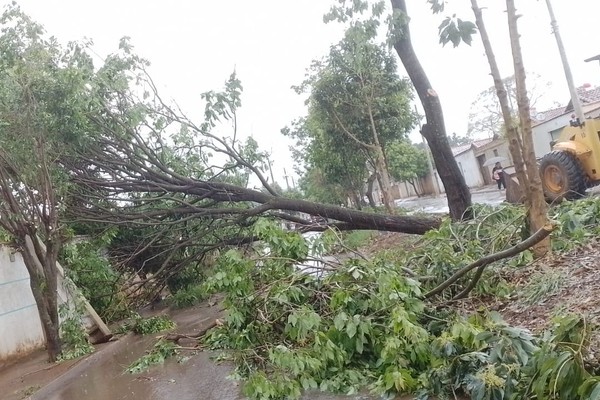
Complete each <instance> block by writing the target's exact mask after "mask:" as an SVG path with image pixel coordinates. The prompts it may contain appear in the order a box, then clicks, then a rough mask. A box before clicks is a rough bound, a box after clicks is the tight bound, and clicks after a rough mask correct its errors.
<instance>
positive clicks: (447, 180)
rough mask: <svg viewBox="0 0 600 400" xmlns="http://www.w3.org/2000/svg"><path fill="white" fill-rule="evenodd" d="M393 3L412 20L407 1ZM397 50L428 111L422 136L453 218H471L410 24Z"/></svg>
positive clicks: (465, 189) (462, 181) (464, 187)
mask: <svg viewBox="0 0 600 400" xmlns="http://www.w3.org/2000/svg"><path fill="white" fill-rule="evenodd" d="M391 2H392V8H393V10H394V13H396V14H400V16H401V17H404V18H408V12H407V9H406V1H405V0H391ZM394 48H395V49H396V52H397V53H398V56H399V57H400V60H401V61H402V64H403V65H404V68H405V69H406V72H407V73H408V76H409V77H410V80H411V81H412V83H413V85H414V87H415V90H416V91H417V94H418V96H419V99H420V101H421V104H422V105H423V109H424V110H425V118H426V121H427V122H426V123H425V124H424V125H423V127H422V128H421V133H422V134H423V136H424V137H425V139H427V143H428V144H429V147H430V149H431V154H432V156H433V160H434V162H435V166H436V169H437V171H438V173H439V175H440V179H441V180H442V183H443V185H444V188H445V190H446V196H447V198H448V208H449V210H450V217H451V218H452V219H453V220H461V219H463V218H470V217H471V211H470V206H471V192H470V191H469V188H468V187H467V184H466V183H465V179H464V177H463V176H462V174H461V172H460V169H459V168H458V164H457V163H456V160H455V159H454V155H453V154H452V150H451V149H450V143H449V142H448V137H447V136H446V127H445V124H444V115H443V112H442V105H441V102H440V99H439V97H438V95H437V93H436V92H435V90H433V88H432V87H431V84H430V83H429V79H428V77H427V75H426V73H425V70H424V69H423V67H422V66H421V63H420V62H419V59H418V58H417V55H416V53H415V50H414V48H413V46H412V42H411V38H410V28H409V22H408V21H406V23H405V24H404V25H403V26H402V32H401V34H400V35H399V36H398V39H397V40H396V42H395V43H394Z"/></svg>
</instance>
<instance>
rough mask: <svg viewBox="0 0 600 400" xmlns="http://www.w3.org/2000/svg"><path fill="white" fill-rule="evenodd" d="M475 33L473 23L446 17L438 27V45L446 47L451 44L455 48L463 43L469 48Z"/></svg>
mask: <svg viewBox="0 0 600 400" xmlns="http://www.w3.org/2000/svg"><path fill="white" fill-rule="evenodd" d="M432 8H433V7H432ZM434 11H435V9H434ZM476 31H477V28H476V26H475V24H474V23H473V22H471V21H464V20H462V19H460V18H457V17H456V15H453V16H452V17H446V18H445V19H444V20H443V21H442V23H441V24H440V25H439V26H438V33H439V35H440V43H441V44H443V45H446V44H447V43H449V42H452V45H453V46H454V47H457V46H458V45H459V44H460V42H464V43H465V44H468V45H469V46H470V45H471V42H472V41H473V34H475V32H476Z"/></svg>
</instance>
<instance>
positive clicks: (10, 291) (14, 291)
mask: <svg viewBox="0 0 600 400" xmlns="http://www.w3.org/2000/svg"><path fill="white" fill-rule="evenodd" d="M57 268H58V274H59V275H58V304H59V305H62V304H67V305H68V309H69V310H70V313H77V314H80V312H81V310H78V311H76V309H77V308H78V306H79V307H83V308H84V309H85V311H83V315H81V319H82V325H83V328H85V329H86V330H87V331H88V332H93V331H95V330H96V329H97V328H98V327H99V325H98V323H99V322H101V321H99V320H100V318H99V317H98V316H97V314H96V312H95V311H94V310H93V309H92V308H91V306H90V305H89V304H87V301H86V300H85V299H84V298H83V297H82V296H81V294H80V293H79V290H78V289H77V288H76V287H75V285H74V284H73V282H72V281H71V280H69V279H68V278H65V277H64V270H63V268H62V266H61V265H60V264H57ZM29 285H30V283H29V272H28V271H27V267H25V263H24V262H23V257H22V256H21V254H20V253H18V252H14V250H13V249H11V248H9V247H6V246H0V363H1V362H2V361H4V360H7V359H10V358H17V357H20V356H23V355H26V354H28V353H30V352H31V351H33V350H36V349H39V348H42V347H44V345H45V343H46V341H45V337H44V332H43V330H42V324H41V322H40V316H39V314H38V310H37V306H36V304H35V299H34V298H33V294H32V293H31V287H30V286H29ZM76 299H77V300H76ZM102 324H103V323H102ZM100 329H105V332H106V331H108V328H105V326H104V325H103V326H102V328H100Z"/></svg>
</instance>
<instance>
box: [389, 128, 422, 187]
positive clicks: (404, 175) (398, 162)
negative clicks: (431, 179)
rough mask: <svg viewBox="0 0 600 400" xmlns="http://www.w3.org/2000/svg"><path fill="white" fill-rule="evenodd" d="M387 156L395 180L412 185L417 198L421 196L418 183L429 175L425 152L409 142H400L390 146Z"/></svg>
mask: <svg viewBox="0 0 600 400" xmlns="http://www.w3.org/2000/svg"><path fill="white" fill-rule="evenodd" d="M387 156H388V163H389V166H390V173H391V174H392V176H393V177H394V179H396V180H398V181H400V182H408V183H410V184H411V185H412V187H413V189H414V190H415V193H416V194H417V196H420V193H419V189H418V188H417V182H418V180H419V179H420V178H424V177H426V176H427V174H428V173H429V165H428V163H427V154H426V153H425V150H423V149H420V148H418V147H417V146H415V145H413V144H411V143H410V142H408V141H404V140H402V141H400V140H398V141H395V142H392V143H390V144H389V145H388V147H387Z"/></svg>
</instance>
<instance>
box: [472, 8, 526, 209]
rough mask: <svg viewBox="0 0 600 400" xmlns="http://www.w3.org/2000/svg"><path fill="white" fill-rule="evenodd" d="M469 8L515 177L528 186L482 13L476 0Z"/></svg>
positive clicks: (517, 138)
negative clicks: (502, 122)
mask: <svg viewBox="0 0 600 400" xmlns="http://www.w3.org/2000/svg"><path fill="white" fill-rule="evenodd" d="M471 8H472V9H473V13H474V14H475V23H476V24H477V29H479V34H480V36H481V41H482V43H483V48H484V49H485V54H486V57H487V60H488V64H489V65H490V71H491V74H492V78H493V80H494V87H495V88H496V95H497V96H498V102H499V103H500V109H501V111H502V118H503V120H504V126H505V129H506V137H507V139H508V148H509V151H510V154H511V156H512V158H513V162H514V167H515V172H516V175H517V179H518V181H519V185H520V186H521V187H522V188H528V187H529V178H528V177H527V174H526V172H525V164H524V162H523V153H522V146H521V141H520V139H519V127H518V126H517V124H515V121H514V120H513V115H512V108H511V106H510V98H509V96H508V92H507V91H506V87H505V86H504V82H503V80H502V76H501V75H500V69H499V68H498V63H497V62H496V56H495V54H494V49H493V48H492V43H491V41H490V38H489V35H488V33H487V29H486V27H485V23H484V21H483V15H482V12H481V9H480V8H479V5H478V4H477V0H471ZM525 193H527V192H525ZM526 197H528V196H526Z"/></svg>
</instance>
